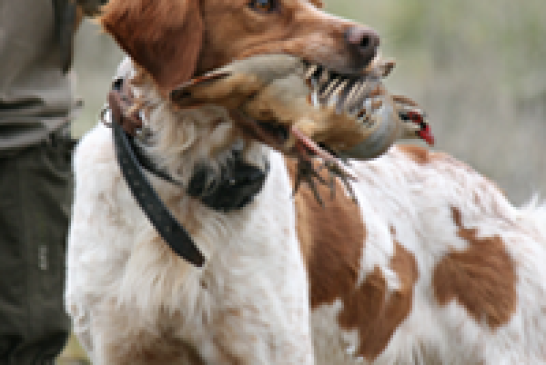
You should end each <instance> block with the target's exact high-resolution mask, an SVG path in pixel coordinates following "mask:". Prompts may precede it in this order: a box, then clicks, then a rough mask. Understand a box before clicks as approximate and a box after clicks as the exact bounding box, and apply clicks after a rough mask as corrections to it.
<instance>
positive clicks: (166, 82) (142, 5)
mask: <svg viewBox="0 0 546 365" xmlns="http://www.w3.org/2000/svg"><path fill="white" fill-rule="evenodd" d="M102 14H103V15H102V16H101V17H100V22H101V23H102V26H103V27H104V29H105V30H106V31H107V32H108V33H110V34H111V35H112V36H113V37H114V38H115V39H116V41H117V42H118V44H119V45H120V46H121V48H123V50H124V51H125V52H127V53H128V54H129V56H131V58H132V59H133V60H134V61H135V62H136V63H137V64H138V65H139V66H141V67H142V68H144V69H145V70H146V71H147V72H148V73H149V74H150V75H151V76H152V77H153V79H154V81H155V82H156V83H157V85H158V86H159V90H160V91H161V92H163V93H168V92H169V91H170V90H171V89H173V88H174V87H175V86H177V85H180V84H181V83H183V82H185V81H188V80H189V79H191V77H192V76H193V74H194V72H195V69H196V66H197V61H198V58H199V54H200V52H201V46H202V42H203V20H202V17H201V12H200V9H199V0H131V1H129V0H110V2H109V3H108V5H106V6H105V7H104V8H103V13H102Z"/></svg>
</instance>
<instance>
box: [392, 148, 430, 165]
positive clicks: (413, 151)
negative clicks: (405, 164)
mask: <svg viewBox="0 0 546 365" xmlns="http://www.w3.org/2000/svg"><path fill="white" fill-rule="evenodd" d="M398 149H399V150H400V151H402V152H403V153H404V154H405V155H406V156H408V157H409V158H410V159H412V160H413V161H415V162H416V163H418V164H421V165H424V164H426V163H429V162H430V161H431V153H430V152H429V151H428V150H427V149H426V148H423V147H419V146H415V145H410V144H401V145H398Z"/></svg>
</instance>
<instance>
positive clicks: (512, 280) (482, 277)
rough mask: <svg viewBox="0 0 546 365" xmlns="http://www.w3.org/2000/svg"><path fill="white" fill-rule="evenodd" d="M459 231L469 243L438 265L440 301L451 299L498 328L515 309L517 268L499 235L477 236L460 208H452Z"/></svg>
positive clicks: (436, 282)
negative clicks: (465, 226) (467, 224)
mask: <svg viewBox="0 0 546 365" xmlns="http://www.w3.org/2000/svg"><path fill="white" fill-rule="evenodd" d="M452 214H453V220H454V221H455V224H456V225H457V227H458V231H457V235H458V236H459V237H460V238H462V239H464V240H466V241H467V242H468V243H469V247H468V249H467V250H465V251H463V252H455V251H452V252H450V253H449V254H448V255H446V256H445V257H444V258H443V259H442V260H441V261H440V262H439V263H438V265H436V268H435V269H434V273H433V280H432V284H433V288H434V294H435V296H436V299H437V300H438V302H439V303H440V304H441V305H447V304H449V303H450V302H451V301H452V300H457V302H458V303H459V304H460V305H462V306H463V307H464V308H465V309H466V310H467V311H468V313H469V314H470V315H471V316H472V317H473V318H474V319H475V320H476V321H477V322H481V321H483V320H484V319H485V322H486V323H487V324H488V325H489V327H491V328H493V329H495V328H497V327H499V326H501V325H503V324H505V323H507V322H508V321H509V320H510V318H511V317H512V314H513V313H514V311H515V310H516V301H517V297H516V272H515V267H514V262H513V260H512V258H511V257H510V255H509V254H508V253H507V252H506V249H505V247H504V242H503V241H502V239H501V237H500V236H492V237H485V238H478V237H477V229H475V228H472V229H469V228H464V227H463V224H462V217H461V212H460V211H459V210H458V209H457V208H454V207H453V208H452Z"/></svg>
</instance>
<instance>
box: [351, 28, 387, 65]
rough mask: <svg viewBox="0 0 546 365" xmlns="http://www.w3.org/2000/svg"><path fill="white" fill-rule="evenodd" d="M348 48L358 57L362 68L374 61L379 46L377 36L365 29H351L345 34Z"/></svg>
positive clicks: (369, 29)
mask: <svg viewBox="0 0 546 365" xmlns="http://www.w3.org/2000/svg"><path fill="white" fill-rule="evenodd" d="M345 40H346V41H347V44H348V45H349V47H350V48H351V49H352V50H353V52H355V53H356V54H358V55H359V57H360V58H361V62H362V64H363V66H366V65H367V64H368V63H370V61H371V60H373V59H374V57H375V55H376V52H377V48H378V47H379V44H380V38H379V34H377V32H376V31H375V30H373V29H371V28H367V27H351V28H349V29H347V31H346V32H345Z"/></svg>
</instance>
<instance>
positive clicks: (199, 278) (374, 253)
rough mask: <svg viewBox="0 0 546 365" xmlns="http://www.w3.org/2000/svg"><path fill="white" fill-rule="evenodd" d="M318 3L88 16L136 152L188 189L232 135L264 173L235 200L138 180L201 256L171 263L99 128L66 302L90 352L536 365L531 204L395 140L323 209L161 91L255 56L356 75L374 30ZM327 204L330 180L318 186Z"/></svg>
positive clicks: (90, 150)
mask: <svg viewBox="0 0 546 365" xmlns="http://www.w3.org/2000/svg"><path fill="white" fill-rule="evenodd" d="M319 7H320V4H319V3H318V0H309V1H308V0H111V1H110V3H109V5H108V6H107V7H106V8H105V9H104V13H103V16H102V18H101V22H102V24H103V25H104V27H105V29H106V30H107V31H108V32H109V33H111V34H112V35H113V36H114V37H115V38H116V40H117V41H118V42H119V44H120V45H121V46H122V48H123V49H125V51H126V52H127V53H128V54H129V56H130V58H131V59H132V61H127V62H126V63H125V64H124V65H123V66H122V67H121V68H120V76H127V77H132V78H133V80H134V81H133V82H132V89H133V92H134V94H135V95H136V96H137V98H138V100H139V101H140V105H141V106H142V108H143V110H144V113H143V115H145V121H144V123H145V124H146V126H147V127H148V128H149V129H150V130H151V132H152V135H153V145H152V146H151V147H149V148H148V149H147V153H149V154H150V156H151V157H152V158H153V159H154V160H155V161H156V162H157V163H158V164H159V165H160V166H161V167H163V168H165V169H166V170H167V171H168V172H169V173H170V174H171V175H172V176H173V177H176V178H177V179H179V180H181V181H184V182H187V181H189V179H190V178H191V176H192V173H193V169H194V167H195V166H197V165H198V164H203V163H205V164H208V165H209V166H210V167H211V171H213V173H212V176H211V179H214V171H218V170H219V169H220V167H221V166H224V165H225V164H228V163H229V160H230V153H231V152H230V151H232V150H231V146H232V145H233V144H234V143H242V144H244V148H243V151H244V157H245V159H246V160H247V161H249V162H250V163H254V164H255V165H256V166H258V167H261V168H264V166H263V164H264V162H263V161H264V157H266V159H267V160H268V161H269V165H270V171H269V176H268V179H267V181H266V183H265V185H264V187H263V189H262V190H261V192H260V193H259V194H258V195H257V196H256V197H255V199H254V201H253V202H252V203H251V204H249V205H248V206H246V207H245V208H243V209H240V210H236V211H233V212H229V213H221V212H216V211H214V210H211V209H209V208H207V207H206V206H204V205H203V204H201V202H200V201H199V200H196V199H194V198H191V197H189V196H188V195H187V194H186V193H185V192H184V191H183V190H182V189H180V187H178V186H175V185H172V184H170V183H168V182H166V181H163V180H161V179H157V178H154V177H152V176H151V177H150V178H151V179H153V184H154V186H155V188H156V190H157V191H158V192H159V194H160V195H161V197H162V199H163V201H164V202H165V203H166V204H167V205H168V207H169V208H170V210H171V212H172V213H173V214H174V215H175V216H176V218H177V219H178V220H179V221H180V222H181V223H182V224H183V225H184V226H185V227H186V228H187V229H188V230H189V232H190V233H191V235H192V237H193V238H194V240H195V241H196V242H197V244H198V246H199V248H200V249H201V250H202V252H203V253H204V254H205V256H206V258H207V261H206V264H205V266H204V267H203V268H195V267H193V266H191V265H190V264H188V263H187V262H186V261H184V260H183V259H181V258H179V257H178V256H176V255H175V254H174V253H173V252H172V251H171V249H170V248H169V247H168V246H167V245H166V244H165V243H164V242H163V241H162V239H161V238H160V237H159V236H158V234H157V233H156V231H155V230H154V229H153V227H152V226H151V225H150V223H149V222H148V220H147V219H146V217H145V216H144V214H143V213H142V211H141V210H140V208H139V207H138V206H137V204H136V203H135V201H134V199H133V197H132V196H131V194H130V192H129V190H128V187H127V185H126V183H125V181H124V179H123V178H122V177H121V174H120V170H119V167H118V165H117V162H116V159H115V156H114V150H113V146H112V136H111V132H110V130H109V129H108V128H106V127H105V126H103V125H98V126H97V127H96V128H95V129H93V130H92V131H91V132H89V133H88V134H87V135H86V136H85V137H84V139H83V140H82V142H81V143H80V145H79V147H78V150H77V154H76V157H75V173H76V192H75V203H74V210H73V220H72V226H71V231H70V238H69V258H68V264H67V265H68V282H67V291H66V305H67V309H68V311H69V312H70V314H71V316H72V318H73V320H74V328H75V332H76V333H77V334H78V336H79V337H80V339H81V341H82V343H83V345H84V346H85V348H86V349H87V351H88V352H89V353H90V355H91V357H92V359H93V361H94V363H95V364H101V365H105V364H127V365H138V364H161V365H164V364H252V365H255V364H283V365H284V364H358V363H373V364H395V363H401V364H404V363H406V364H490V365H498V364H544V363H546V264H545V262H546V209H545V208H541V207H536V206H529V207H527V208H523V209H518V208H515V207H513V206H512V205H511V204H510V203H509V202H508V201H507V200H506V198H505V197H504V196H503V194H502V193H501V192H500V191H499V190H498V189H497V188H496V186H495V185H494V184H493V183H491V182H490V181H488V180H487V179H486V178H484V177H482V176H481V175H479V174H478V173H476V172H474V171H473V170H472V169H470V168H469V167H467V166H466V165H464V164H462V163H460V162H458V161H456V160H455V159H453V158H451V157H450V156H448V155H445V154H441V153H431V152H428V151H426V150H424V149H421V148H418V147H394V148H392V149H391V150H390V151H389V152H388V153H387V154H385V155H384V156H382V157H381V158H378V159H376V160H374V161H370V162H360V163H357V162H355V163H353V171H354V174H355V175H356V176H357V177H358V181H357V182H355V183H354V184H353V189H354V191H355V194H356V197H357V199H358V204H354V203H353V202H352V201H351V200H350V198H349V197H348V196H347V195H346V194H343V193H341V192H340V191H341V190H340V189H341V187H339V188H338V193H337V194H336V196H335V198H333V199H325V205H326V207H325V208H322V207H320V206H319V205H318V203H317V202H316V201H315V199H314V197H313V194H312V193H311V192H310V191H309V190H306V189H305V188H302V189H300V192H299V193H298V194H297V195H296V196H295V197H292V185H293V182H292V180H293V175H294V170H295V167H294V164H293V162H291V160H289V159H285V158H284V157H282V156H281V155H280V154H279V153H277V152H275V151H274V150H272V149H270V148H269V147H268V146H266V145H264V144H262V143H260V142H258V141H251V140H247V139H245V138H244V137H242V136H241V135H240V132H239V128H238V127H237V126H236V125H235V124H234V123H233V122H232V121H231V119H230V117H229V114H228V113H227V112H226V111H225V110H224V109H222V108H220V107H215V106H210V105H209V106H202V107H200V108H194V109H191V110H180V109H178V108H176V107H175V106H173V105H172V104H171V103H170V102H169V101H168V98H167V97H166V95H167V94H168V92H169V90H171V89H172V88H173V87H175V86H176V85H178V84H179V83H181V82H184V81H186V80H188V79H189V78H190V77H192V76H193V75H196V74H197V75H198V74H202V73H204V72H207V71H209V70H211V69H213V68H216V67H218V66H221V65H223V64H226V63H228V62H229V61H231V60H234V59H238V58H244V57H247V56H250V55H254V54H264V53H290V54H293V55H296V56H298V57H301V58H304V59H307V60H309V61H311V62H315V63H320V64H322V65H324V66H326V67H328V68H331V69H332V70H335V71H338V72H345V73H351V72H357V71H358V70H360V69H361V68H362V67H364V66H365V65H366V64H367V63H368V62H369V61H370V60H371V59H372V58H373V57H374V55H375V49H376V47H377V45H378V43H379V41H378V38H377V35H376V34H375V33H374V32H373V31H372V30H370V29H368V28H366V27H363V26H360V25H358V24H355V23H352V22H349V21H347V20H343V19H339V18H336V17H333V16H331V15H328V14H326V13H324V12H323V11H321V10H319ZM323 196H324V197H329V193H325V194H323Z"/></svg>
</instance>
